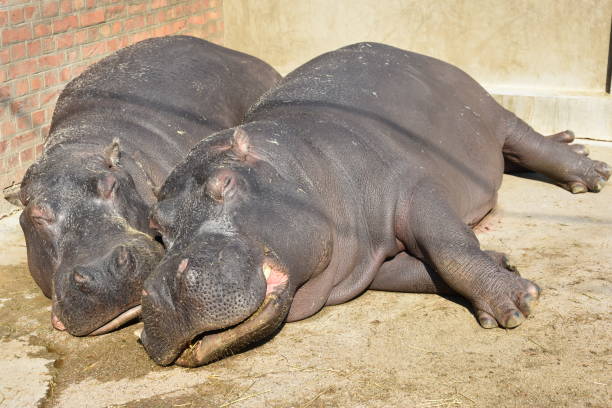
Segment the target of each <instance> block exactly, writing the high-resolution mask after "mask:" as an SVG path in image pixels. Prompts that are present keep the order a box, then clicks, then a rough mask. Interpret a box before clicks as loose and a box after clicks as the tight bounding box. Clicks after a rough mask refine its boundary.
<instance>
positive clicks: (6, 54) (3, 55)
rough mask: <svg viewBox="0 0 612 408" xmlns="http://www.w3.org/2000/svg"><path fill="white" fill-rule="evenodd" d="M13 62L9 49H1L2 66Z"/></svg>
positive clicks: (0, 59)
mask: <svg viewBox="0 0 612 408" xmlns="http://www.w3.org/2000/svg"><path fill="white" fill-rule="evenodd" d="M10 60H11V54H10V52H9V48H8V47H6V48H4V49H0V64H2V65H4V64H8V62H9V61H10Z"/></svg>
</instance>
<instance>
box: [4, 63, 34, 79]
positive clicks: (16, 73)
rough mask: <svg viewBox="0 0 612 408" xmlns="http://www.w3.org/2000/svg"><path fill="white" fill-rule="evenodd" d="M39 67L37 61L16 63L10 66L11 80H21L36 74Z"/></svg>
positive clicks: (9, 74)
mask: <svg viewBox="0 0 612 408" xmlns="http://www.w3.org/2000/svg"><path fill="white" fill-rule="evenodd" d="M37 67H38V65H37V64H36V60H26V61H20V62H15V63H13V64H11V65H10V66H9V70H8V76H9V78H11V79H14V78H19V77H21V76H24V75H28V74H33V73H34V72H36V69H37Z"/></svg>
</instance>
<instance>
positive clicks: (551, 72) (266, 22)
mask: <svg viewBox="0 0 612 408" xmlns="http://www.w3.org/2000/svg"><path fill="white" fill-rule="evenodd" d="M611 16H612V0H378V1H374V0H257V1H249V0H225V1H224V19H225V45H226V46H228V47H230V48H235V49H238V50H241V51H244V52H247V53H250V54H253V55H256V56H258V57H260V58H262V59H264V60H266V61H268V62H269V63H271V64H272V65H273V66H275V67H276V68H277V69H278V70H279V71H280V72H281V73H283V74H286V73H288V72H289V71H291V70H292V69H293V68H295V67H297V66H299V65H300V64H302V63H304V62H306V61H308V60H309V59H311V58H313V57H315V56H317V55H319V54H321V53H323V52H326V51H330V50H333V49H336V48H338V47H341V46H343V45H347V44H351V43H355V42H358V41H378V42H383V43H386V44H390V45H395V46H397V47H401V48H404V49H409V50H412V51H416V52H420V53H423V54H427V55H431V56H434V57H437V58H440V59H443V60H445V61H448V62H450V63H452V64H455V65H457V66H459V67H460V68H462V69H463V70H465V71H466V72H468V73H469V74H471V75H472V76H473V77H474V78H475V79H476V80H478V81H479V82H480V83H481V84H483V85H484V86H485V87H486V88H487V89H488V90H489V91H490V92H491V93H493V94H494V95H496V97H497V99H498V100H499V101H500V102H501V103H502V104H503V105H504V106H506V107H507V108H508V109H510V110H512V111H514V112H516V113H517V114H518V115H519V116H521V117H523V118H524V119H525V120H527V121H528V122H529V123H530V124H531V125H532V126H533V127H534V128H536V129H537V130H539V131H541V132H543V133H551V132H556V131H560V130H564V129H566V128H573V129H574V130H575V131H576V132H577V135H578V136H579V137H584V138H592V139H600V140H612V97H610V95H608V94H605V93H604V90H605V83H606V68H607V60H608V47H609V41H610V24H611Z"/></svg>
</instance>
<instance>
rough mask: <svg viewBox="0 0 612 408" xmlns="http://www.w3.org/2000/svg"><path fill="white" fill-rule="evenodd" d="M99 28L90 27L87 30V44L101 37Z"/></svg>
mask: <svg viewBox="0 0 612 408" xmlns="http://www.w3.org/2000/svg"><path fill="white" fill-rule="evenodd" d="M99 34H100V33H99V29H98V26H93V27H89V28H88V29H87V42H92V41H96V40H97V39H98V37H99Z"/></svg>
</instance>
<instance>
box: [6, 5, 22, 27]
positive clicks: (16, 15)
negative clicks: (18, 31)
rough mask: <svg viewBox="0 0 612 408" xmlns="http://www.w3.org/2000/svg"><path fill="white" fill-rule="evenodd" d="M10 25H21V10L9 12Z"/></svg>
mask: <svg viewBox="0 0 612 408" xmlns="http://www.w3.org/2000/svg"><path fill="white" fill-rule="evenodd" d="M9 15H10V20H11V24H13V25H16V24H19V23H23V21H24V19H23V8H17V9H13V10H11V11H10V12H9Z"/></svg>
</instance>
